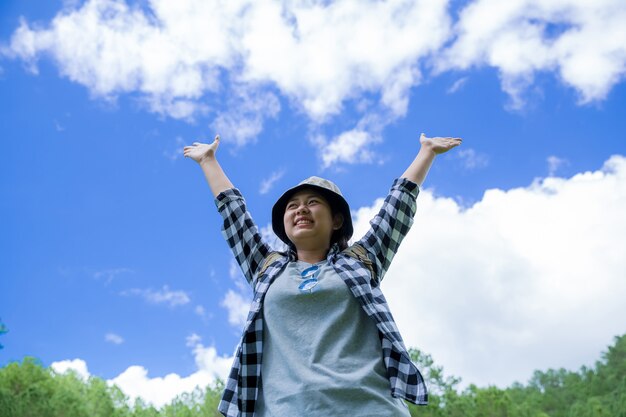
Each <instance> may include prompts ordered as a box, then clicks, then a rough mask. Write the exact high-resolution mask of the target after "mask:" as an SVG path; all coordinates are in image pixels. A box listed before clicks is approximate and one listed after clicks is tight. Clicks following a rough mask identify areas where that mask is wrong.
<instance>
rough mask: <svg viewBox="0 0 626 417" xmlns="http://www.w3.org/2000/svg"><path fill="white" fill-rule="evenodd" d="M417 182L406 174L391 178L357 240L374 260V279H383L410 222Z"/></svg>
mask: <svg viewBox="0 0 626 417" xmlns="http://www.w3.org/2000/svg"><path fill="white" fill-rule="evenodd" d="M418 194H419V186H418V185H417V184H416V183H414V182H412V181H409V180H408V179H406V178H398V179H396V180H395V181H394V182H393V185H392V186H391V190H390V191H389V194H388V195H387V198H385V202H384V203H383V206H382V207H381V208H380V210H379V211H378V213H377V214H376V216H374V218H373V219H372V220H371V221H370V225H371V227H370V229H369V230H368V231H367V233H366V234H365V236H363V238H362V239H361V240H359V241H358V242H356V243H358V244H360V245H361V246H363V247H364V248H365V250H366V251H367V252H368V255H369V257H370V259H371V260H372V261H373V263H374V267H375V270H376V279H377V280H378V281H380V280H382V279H383V277H384V275H385V273H386V272H387V269H389V265H390V264H391V260H392V259H393V257H394V255H395V254H396V252H397V251H398V247H399V246H400V243H401V242H402V239H404V237H405V236H406V234H407V233H408V232H409V229H410V228H411V225H412V224H413V217H414V216H415V210H416V206H417V204H416V199H417V195H418Z"/></svg>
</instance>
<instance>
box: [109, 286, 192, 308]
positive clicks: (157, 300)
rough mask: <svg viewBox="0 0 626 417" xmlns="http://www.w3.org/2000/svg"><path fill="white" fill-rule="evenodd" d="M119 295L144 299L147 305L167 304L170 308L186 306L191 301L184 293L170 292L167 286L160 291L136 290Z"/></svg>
mask: <svg viewBox="0 0 626 417" xmlns="http://www.w3.org/2000/svg"><path fill="white" fill-rule="evenodd" d="M121 295H125V296H129V295H137V296H140V297H142V298H144V299H145V300H146V301H148V302H149V303H153V304H167V305H169V306H170V307H176V306H179V305H185V304H188V303H189V302H190V301H191V299H190V298H189V295H188V294H187V293H186V292H185V291H171V290H170V289H169V287H168V286H167V285H164V286H163V289H162V290H157V291H154V290H152V289H138V288H133V289H130V290H126V291H122V293H121Z"/></svg>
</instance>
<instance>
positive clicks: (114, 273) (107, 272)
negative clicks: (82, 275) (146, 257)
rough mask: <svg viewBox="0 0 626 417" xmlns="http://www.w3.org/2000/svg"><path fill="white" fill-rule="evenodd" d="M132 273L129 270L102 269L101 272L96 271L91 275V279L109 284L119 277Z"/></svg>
mask: <svg viewBox="0 0 626 417" xmlns="http://www.w3.org/2000/svg"><path fill="white" fill-rule="evenodd" d="M133 272H134V271H133V270H132V269H130V268H112V269H104V270H102V271H96V272H94V273H93V277H94V278H95V279H97V280H101V279H102V280H104V283H105V284H107V285H108V284H110V283H111V282H112V281H113V280H114V279H116V278H117V277H118V276H119V275H123V274H128V273H133Z"/></svg>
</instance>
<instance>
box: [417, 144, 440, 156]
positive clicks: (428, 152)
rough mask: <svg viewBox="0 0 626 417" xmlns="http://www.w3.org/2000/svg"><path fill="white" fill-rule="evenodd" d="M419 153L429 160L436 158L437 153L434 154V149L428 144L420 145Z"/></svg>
mask: <svg viewBox="0 0 626 417" xmlns="http://www.w3.org/2000/svg"><path fill="white" fill-rule="evenodd" d="M419 153H420V154H422V155H424V156H428V157H431V158H434V157H435V156H437V152H435V147H434V146H433V144H432V143H430V142H426V143H422V146H421V147H420V150H419Z"/></svg>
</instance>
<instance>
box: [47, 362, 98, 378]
mask: <svg viewBox="0 0 626 417" xmlns="http://www.w3.org/2000/svg"><path fill="white" fill-rule="evenodd" d="M50 367H51V368H52V369H53V370H54V371H55V372H57V373H59V374H64V373H66V372H68V371H70V370H71V371H74V372H76V375H78V376H79V377H80V378H81V379H83V380H84V381H86V380H88V379H89V371H88V370H87V363H86V362H85V361H84V360H82V359H72V360H65V361H58V362H52V363H51V364H50Z"/></svg>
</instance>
